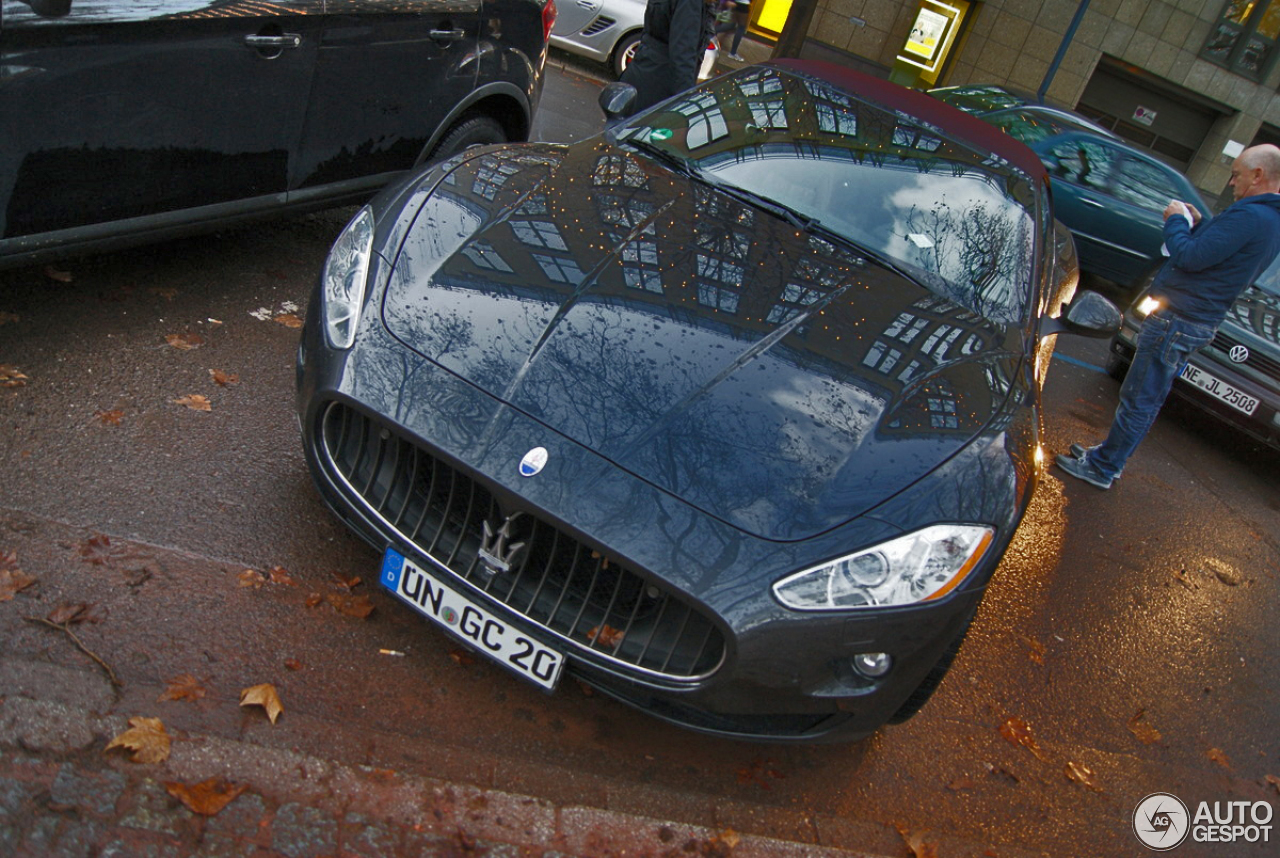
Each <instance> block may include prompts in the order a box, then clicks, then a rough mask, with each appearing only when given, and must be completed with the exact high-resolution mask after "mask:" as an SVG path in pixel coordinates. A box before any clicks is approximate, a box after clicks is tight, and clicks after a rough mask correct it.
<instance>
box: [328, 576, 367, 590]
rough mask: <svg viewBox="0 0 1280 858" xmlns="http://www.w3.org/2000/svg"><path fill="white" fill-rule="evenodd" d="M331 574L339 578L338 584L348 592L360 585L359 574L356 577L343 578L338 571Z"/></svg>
mask: <svg viewBox="0 0 1280 858" xmlns="http://www.w3.org/2000/svg"><path fill="white" fill-rule="evenodd" d="M330 574H332V575H333V577H334V578H337V579H338V586H339V587H341V588H342V589H344V590H346V591H347V592H348V593H350V592H351V591H352V590H354V589H355V588H356V587H359V586H360V576H359V575H357V576H356V577H354V578H343V577H342V576H341V575H339V574H338V573H337V572H333V573H330Z"/></svg>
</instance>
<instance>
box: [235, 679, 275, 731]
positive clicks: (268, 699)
mask: <svg viewBox="0 0 1280 858" xmlns="http://www.w3.org/2000/svg"><path fill="white" fill-rule="evenodd" d="M240 705H241V706H261V707H262V708H263V709H265V710H267V717H268V718H270V719H271V723H272V724H274V723H276V719H277V718H279V717H280V713H281V712H283V711H284V704H282V703H281V702H280V695H279V694H278V693H276V688H275V686H274V685H272V684H270V683H267V682H264V683H263V684H262V685H254V686H251V687H250V688H246V689H244V690H243V691H241V692H240Z"/></svg>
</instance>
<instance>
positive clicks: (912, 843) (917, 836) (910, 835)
mask: <svg viewBox="0 0 1280 858" xmlns="http://www.w3.org/2000/svg"><path fill="white" fill-rule="evenodd" d="M898 833H899V834H901V835H902V839H903V840H904V841H905V842H906V844H907V848H908V849H910V850H911V856H912V858H938V845H937V844H936V843H930V842H929V841H927V840H925V838H926V837H928V836H929V834H930V832H928V831H908V830H907V829H906V828H905V827H904V826H901V825H899V826H898Z"/></svg>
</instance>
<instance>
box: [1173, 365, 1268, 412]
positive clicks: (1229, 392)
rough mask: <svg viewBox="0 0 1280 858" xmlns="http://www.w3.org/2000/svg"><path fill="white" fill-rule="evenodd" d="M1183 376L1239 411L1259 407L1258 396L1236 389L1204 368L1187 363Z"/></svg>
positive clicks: (1252, 410) (1251, 410)
mask: <svg viewBox="0 0 1280 858" xmlns="http://www.w3.org/2000/svg"><path fill="white" fill-rule="evenodd" d="M1182 377H1183V378H1185V379H1186V380H1187V381H1189V382H1191V383H1192V384H1194V385H1195V386H1196V387H1198V388H1200V389H1201V390H1203V391H1204V392H1205V393H1207V394H1209V395H1210V396H1212V397H1214V398H1215V399H1218V400H1221V401H1222V402H1225V403H1226V404H1227V405H1230V406H1231V407H1232V408H1234V409H1236V410H1237V411H1242V412H1244V413H1245V414H1252V413H1253V412H1254V411H1256V410H1257V409H1258V398H1257V397H1256V396H1250V395H1249V394H1247V393H1245V392H1243V391H1240V390H1236V389H1235V388H1234V387H1232V386H1231V385H1229V384H1227V383H1226V382H1225V381H1223V380H1222V379H1220V378H1215V377H1214V376H1212V375H1210V374H1209V373H1207V372H1205V371H1204V370H1202V369H1200V368H1198V367H1194V366H1192V365H1191V364H1187V367H1186V369H1184V370H1183V371H1182Z"/></svg>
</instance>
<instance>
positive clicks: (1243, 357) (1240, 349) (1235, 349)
mask: <svg viewBox="0 0 1280 858" xmlns="http://www.w3.org/2000/svg"><path fill="white" fill-rule="evenodd" d="M1227 357H1229V358H1231V359H1232V360H1233V361H1235V362H1236V363H1244V362H1245V361H1247V360H1248V359H1249V349H1247V348H1246V347H1244V346H1232V347H1231V351H1229V352H1227Z"/></svg>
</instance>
